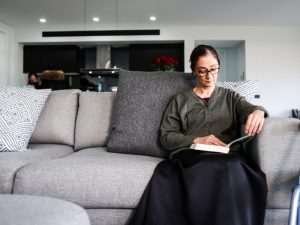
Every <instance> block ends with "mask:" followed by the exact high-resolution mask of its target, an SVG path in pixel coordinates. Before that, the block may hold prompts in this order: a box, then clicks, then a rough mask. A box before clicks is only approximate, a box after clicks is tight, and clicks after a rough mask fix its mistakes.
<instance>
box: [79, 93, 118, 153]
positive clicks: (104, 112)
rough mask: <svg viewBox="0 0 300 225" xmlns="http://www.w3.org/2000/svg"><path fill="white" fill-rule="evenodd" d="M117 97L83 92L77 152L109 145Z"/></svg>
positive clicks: (80, 102) (80, 100)
mask: <svg viewBox="0 0 300 225" xmlns="http://www.w3.org/2000/svg"><path fill="white" fill-rule="evenodd" d="M115 96H116V93H113V92H81V93H80V94H79V108H78V115H77V119H76V128H75V146H74V149H75V151H76V150H80V149H83V148H89V147H101V146H105V145H106V144H107V140H108V135H109V132H110V118H111V111H112V105H113V102H114V98H115Z"/></svg>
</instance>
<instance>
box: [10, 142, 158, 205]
mask: <svg viewBox="0 0 300 225" xmlns="http://www.w3.org/2000/svg"><path fill="white" fill-rule="evenodd" d="M161 160H162V159H161V158H156V157H150V156H141V155H128V154H115V153H110V152H106V151H105V148H103V147H97V148H89V149H83V150H81V151H78V152H75V153H73V154H71V155H68V156H65V157H63V158H60V159H54V160H49V161H47V162H35V163H32V164H30V165H28V166H26V167H24V168H22V169H20V170H19V171H18V173H17V175H16V179H15V184H14V193H18V194H30V195H46V196H51V197H56V198H60V199H64V200H69V201H72V202H75V203H77V204H79V205H81V206H82V207H84V208H135V207H136V205H137V203H138V201H139V199H140V198H141V196H142V193H143V192H144V189H145V187H146V185H147V183H148V182H149V180H150V178H151V176H152V174H153V171H154V169H155V167H156V166H157V164H158V163H159V162H160V161H161ZM49 171H51V172H49Z"/></svg>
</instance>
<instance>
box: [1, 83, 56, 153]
mask: <svg viewBox="0 0 300 225" xmlns="http://www.w3.org/2000/svg"><path fill="white" fill-rule="evenodd" d="M50 92H51V90H50V89H44V90H36V89H33V88H21V87H8V86H0V152H15V151H24V150H27V148H26V147H27V144H28V142H29V139H30V137H31V134H32V132H33V130H34V127H35V125H36V123H37V120H38V117H39V115H40V113H41V111H42V109H43V106H44V104H45V101H46V99H47V97H48V95H49V94H50Z"/></svg>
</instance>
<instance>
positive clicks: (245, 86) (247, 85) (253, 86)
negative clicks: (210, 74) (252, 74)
mask: <svg viewBox="0 0 300 225" xmlns="http://www.w3.org/2000/svg"><path fill="white" fill-rule="evenodd" d="M216 84H217V85H218V86H219V87H224V88H228V89H231V90H234V91H236V92H237V93H239V94H240V95H241V96H243V97H245V98H246V100H247V101H248V102H250V103H252V102H253V100H254V97H255V94H256V91H257V88H258V86H259V80H245V81H237V82H227V81H217V83H216Z"/></svg>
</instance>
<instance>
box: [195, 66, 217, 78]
mask: <svg viewBox="0 0 300 225" xmlns="http://www.w3.org/2000/svg"><path fill="white" fill-rule="evenodd" d="M219 69H220V68H212V69H210V70H208V69H206V68H200V69H199V70H198V74H199V76H200V77H204V76H207V75H208V74H211V75H216V74H217V73H218V72H219Z"/></svg>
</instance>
